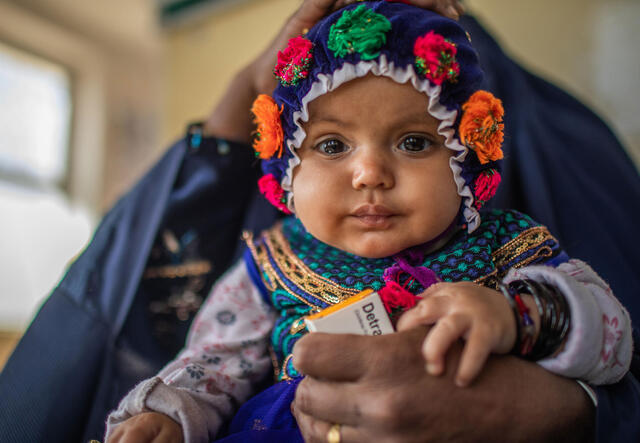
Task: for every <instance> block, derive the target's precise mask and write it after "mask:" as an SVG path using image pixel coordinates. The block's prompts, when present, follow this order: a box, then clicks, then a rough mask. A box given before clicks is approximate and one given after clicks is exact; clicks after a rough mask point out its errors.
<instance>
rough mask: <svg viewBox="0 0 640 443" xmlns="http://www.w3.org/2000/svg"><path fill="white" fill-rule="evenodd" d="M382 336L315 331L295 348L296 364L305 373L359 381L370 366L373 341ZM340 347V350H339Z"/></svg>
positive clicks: (294, 357) (332, 378)
mask: <svg viewBox="0 0 640 443" xmlns="http://www.w3.org/2000/svg"><path fill="white" fill-rule="evenodd" d="M377 338H378V337H369V336H360V335H353V334H324V333H321V332H314V333H313V334H307V335H305V336H304V337H302V338H301V339H300V340H298V342H297V343H296V344H295V346H294V348H293V366H294V367H295V368H296V369H297V370H298V371H300V372H302V373H303V374H305V375H310V376H311V377H318V378H323V379H327V380H333V381H355V380H357V379H359V378H360V377H361V376H362V375H364V374H365V373H366V371H367V370H368V369H369V368H370V353H369V352H367V351H368V349H369V346H370V345H371V343H370V342H371V341H376V339H377ZM337 349H339V350H340V352H336V350H337Z"/></svg>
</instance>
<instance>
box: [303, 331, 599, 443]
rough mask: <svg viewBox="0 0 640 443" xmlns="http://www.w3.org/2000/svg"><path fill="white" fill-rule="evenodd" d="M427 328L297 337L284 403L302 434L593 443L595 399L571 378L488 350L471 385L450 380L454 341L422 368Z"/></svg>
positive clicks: (316, 438)
mask: <svg viewBox="0 0 640 443" xmlns="http://www.w3.org/2000/svg"><path fill="white" fill-rule="evenodd" d="M425 333H426V328H423V327H420V328H414V329H411V330H409V331H403V332H398V333H395V334H388V335H381V336H374V337H371V336H357V335H345V334H322V333H319V332H314V333H311V334H307V335H306V336H304V337H303V338H301V339H300V340H299V341H298V342H297V343H296V346H295V348H294V351H293V363H294V365H295V367H296V368H297V369H298V370H300V371H301V372H302V373H304V374H305V375H306V377H305V378H304V379H303V380H302V381H301V382H300V385H299V387H298V390H297V392H296V397H295V401H294V403H293V405H292V409H293V413H294V415H295V417H296V420H297V421H298V425H299V426H300V430H301V432H302V435H303V436H304V438H305V441H307V442H323V443H324V442H326V441H327V434H328V432H329V429H330V428H331V426H332V425H333V424H340V425H341V426H340V434H341V437H342V440H341V441H342V443H351V442H368V441H379V442H391V441H393V442H427V441H470V442H471V441H525V440H526V441H532V442H536V441H540V442H543V441H565V442H585V441H592V440H593V436H594V417H595V414H594V408H593V404H592V403H591V401H590V400H589V398H588V397H587V395H586V394H585V393H584V391H583V390H582V388H580V386H579V385H578V384H577V383H576V382H575V381H573V380H569V379H566V378H564V377H559V376H556V375H554V374H552V373H550V372H548V371H546V370H544V369H542V368H541V367H539V366H538V365H536V364H533V363H531V362H528V361H524V360H521V359H518V358H516V357H511V356H499V357H497V356H493V357H490V358H489V361H488V362H487V365H486V368H485V370H483V371H482V374H481V375H480V377H479V378H478V380H477V381H476V382H475V383H474V384H473V385H471V386H469V387H467V388H464V389H460V388H458V387H456V386H455V385H454V384H453V382H452V379H453V376H454V371H453V370H452V368H455V367H457V363H458V360H459V357H460V346H459V345H458V344H455V345H454V346H453V348H452V349H451V351H450V352H449V353H448V354H447V365H446V368H447V369H446V370H445V374H444V375H443V376H441V377H433V376H431V375H429V374H428V373H427V372H426V371H425V370H424V360H423V358H422V355H421V353H420V348H421V343H422V342H423V341H424V337H425Z"/></svg>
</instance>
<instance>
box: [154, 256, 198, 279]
mask: <svg viewBox="0 0 640 443" xmlns="http://www.w3.org/2000/svg"><path fill="white" fill-rule="evenodd" d="M210 271H211V263H209V262H208V261H206V260H199V261H193V262H189V263H183V264H181V265H168V266H157V267H152V268H147V269H145V271H144V275H143V278H144V279H152V278H180V277H196V276H198V275H204V274H207V273H208V272H210Z"/></svg>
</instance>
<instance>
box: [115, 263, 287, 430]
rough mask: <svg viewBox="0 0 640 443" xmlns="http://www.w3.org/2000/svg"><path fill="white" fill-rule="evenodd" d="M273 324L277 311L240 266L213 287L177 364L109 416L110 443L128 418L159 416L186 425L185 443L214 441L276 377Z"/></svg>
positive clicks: (140, 387) (142, 386) (129, 396)
mask: <svg viewBox="0 0 640 443" xmlns="http://www.w3.org/2000/svg"><path fill="white" fill-rule="evenodd" d="M273 322H274V315H273V312H272V309H271V308H270V306H268V305H267V304H265V302H264V301H263V299H262V297H261V295H260V293H259V291H258V289H257V288H256V287H255V286H254V285H253V283H252V282H251V279H250V278H249V276H248V274H247V270H246V266H245V264H244V262H242V261H241V262H239V263H238V264H236V265H235V266H234V267H233V268H232V269H231V270H229V271H228V272H227V273H226V274H225V275H224V276H223V277H222V278H221V279H220V280H219V281H218V283H216V285H215V286H214V288H213V290H212V291H211V293H210V295H209V297H208V298H207V300H206V302H205V304H204V305H203V307H202V308H201V310H200V312H199V313H198V315H197V317H196V318H195V320H194V322H193V324H192V326H191V330H190V331H189V336H188V339H187V345H186V347H185V348H184V349H183V350H182V351H181V352H180V354H179V355H178V356H177V358H176V359H175V360H173V361H172V362H170V363H169V364H167V366H165V367H164V368H163V369H162V371H160V373H159V374H158V375H157V376H156V377H154V378H151V379H148V380H145V381H143V382H141V383H140V384H138V385H137V386H136V387H135V388H134V389H133V390H132V391H131V392H129V394H127V396H126V397H125V398H124V399H123V400H122V401H121V402H120V405H119V406H118V409H117V410H116V411H113V412H112V413H111V414H110V415H109V417H108V419H107V434H106V436H105V440H106V439H107V438H108V437H109V435H110V434H111V432H113V430H114V429H115V427H116V426H118V425H119V424H120V423H122V422H123V421H125V420H127V419H128V418H130V417H132V416H134V415H136V414H140V413H142V412H149V411H156V412H161V413H164V414H166V415H168V416H170V417H171V418H173V419H174V420H175V421H177V422H178V423H180V424H181V426H182V429H183V435H184V439H185V441H188V442H208V441H211V440H212V439H213V438H215V435H216V433H217V432H218V430H219V428H220V426H221V425H222V424H223V422H224V421H225V420H226V419H228V418H230V417H231V416H232V414H233V412H234V405H238V404H241V403H243V402H244V401H246V400H247V399H248V398H249V397H250V396H251V395H252V394H253V393H254V392H253V386H254V384H255V383H256V382H258V381H261V380H263V379H264V377H265V376H266V375H267V374H268V373H270V372H271V359H270V357H269V354H268V350H267V339H268V334H269V332H270V330H271V328H272V327H273Z"/></svg>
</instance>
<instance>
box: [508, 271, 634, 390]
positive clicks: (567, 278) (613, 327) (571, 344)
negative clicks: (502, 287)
mask: <svg viewBox="0 0 640 443" xmlns="http://www.w3.org/2000/svg"><path fill="white" fill-rule="evenodd" d="M517 279H532V280H536V281H539V282H541V283H548V284H551V285H553V286H555V287H556V288H558V289H559V290H560V291H561V292H562V293H563V295H564V296H565V298H566V299H567V302H568V304H569V310H570V311H571V329H570V330H569V334H568V337H567V340H566V342H565V344H564V346H563V348H562V349H561V351H560V352H559V353H557V354H556V355H554V356H551V357H548V358H545V359H543V360H540V361H538V363H539V364H540V365H541V366H542V367H544V368H545V369H547V370H549V371H551V372H554V373H556V374H559V375H563V376H565V377H569V378H576V379H580V380H583V381H585V382H587V383H589V384H591V385H604V384H612V383H615V382H617V381H619V380H620V379H621V378H622V377H623V376H624V375H625V374H626V373H627V371H629V367H630V365H631V357H632V354H633V339H632V328H631V317H630V316H629V313H628V312H627V310H626V309H625V308H624V307H623V306H622V304H620V302H619V301H618V300H617V299H616V298H615V297H614V295H613V292H612V291H611V288H610V287H609V285H607V283H606V282H605V281H604V280H602V279H601V278H600V277H599V276H598V274H596V273H595V271H594V270H593V269H591V267H590V266H589V265H588V264H587V263H585V262H583V261H580V260H577V259H571V260H569V261H567V262H565V263H562V264H560V265H559V266H558V267H556V268H554V267H551V266H541V265H535V266H526V267H524V268H520V269H512V270H511V271H509V273H508V274H507V276H506V278H505V280H504V282H505V283H509V282H511V281H513V280H517Z"/></svg>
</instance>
